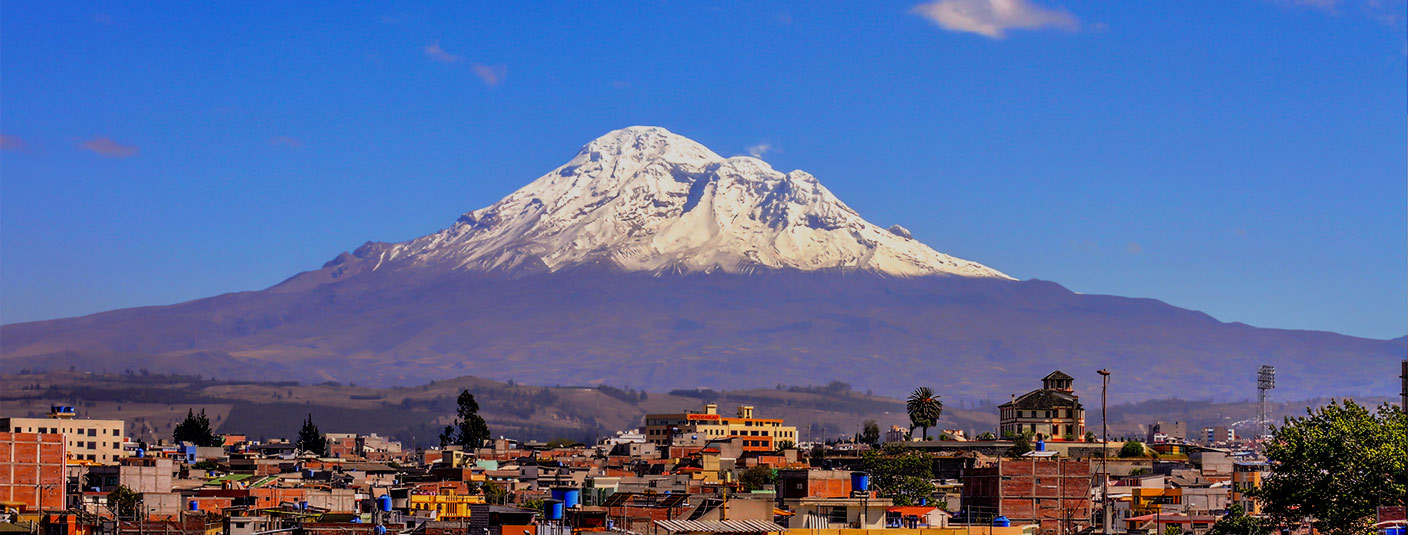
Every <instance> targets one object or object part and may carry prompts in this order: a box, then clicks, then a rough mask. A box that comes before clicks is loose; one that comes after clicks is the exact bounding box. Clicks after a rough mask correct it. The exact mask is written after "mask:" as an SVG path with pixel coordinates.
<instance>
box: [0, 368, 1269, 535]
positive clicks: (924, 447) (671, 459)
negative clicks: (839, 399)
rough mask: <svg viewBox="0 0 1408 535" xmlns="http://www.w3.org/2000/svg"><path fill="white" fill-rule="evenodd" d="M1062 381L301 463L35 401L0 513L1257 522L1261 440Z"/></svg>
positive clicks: (337, 518)
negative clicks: (842, 430)
mask: <svg viewBox="0 0 1408 535" xmlns="http://www.w3.org/2000/svg"><path fill="white" fill-rule="evenodd" d="M1073 381H1074V379H1073V378H1072V377H1071V376H1069V375H1067V374H1065V373H1062V372H1060V371H1056V372H1053V373H1051V374H1049V375H1047V376H1046V377H1044V378H1043V379H1042V383H1041V388H1038V389H1035V390H1032V391H1030V392H1027V393H1025V394H1022V395H1020V396H1017V395H1014V396H1013V399H1012V401H1011V402H1009V403H1005V404H1003V405H1001V406H1000V407H999V408H998V411H999V414H998V418H999V425H998V428H997V429H996V431H997V433H995V434H993V433H984V434H983V435H982V436H978V437H968V436H966V434H965V433H964V432H963V431H960V430H944V431H943V432H942V433H941V434H940V437H941V438H939V439H937V440H925V439H924V438H923V437H922V435H920V434H918V433H917V431H912V430H910V429H906V428H903V427H899V426H895V427H893V428H892V429H890V430H888V432H886V433H884V435H883V436H880V437H875V440H874V441H873V443H867V441H866V440H862V439H861V437H859V436H857V437H854V438H851V439H849V440H840V441H836V440H833V441H829V442H799V441H798V436H797V430H796V428H795V427H794V426H790V425H787V424H786V422H784V421H783V420H782V419H777V418H768V417H767V415H766V414H761V415H760V414H755V413H754V407H752V406H748V405H741V406H738V407H736V410H735V411H734V412H733V415H732V416H730V415H728V414H726V413H725V414H721V413H720V407H719V406H718V405H717V404H715V403H704V404H703V405H702V406H701V407H700V408H699V409H697V410H687V411H684V412H680V413H663V414H648V415H646V416H645V418H644V420H643V422H642V424H643V425H642V427H640V428H638V429H632V430H623V431H618V432H616V433H614V434H613V435H611V436H609V437H607V438H604V439H601V440H600V441H599V442H598V443H595V444H580V443H577V444H569V443H565V441H554V443H541V442H519V441H517V440H514V439H512V438H506V437H500V438H495V439H490V440H487V441H486V442H485V443H483V444H482V445H481V447H463V446H455V445H447V446H445V447H442V448H429V449H411V448H405V447H402V445H401V444H400V443H398V442H396V441H394V440H390V439H388V438H386V437H382V436H378V435H376V434H365V435H363V434H356V433H339V432H328V433H320V438H319V440H317V444H319V446H318V447H320V448H321V451H306V449H308V448H305V447H302V446H303V443H302V442H301V441H302V440H306V437H299V438H298V440H292V439H287V438H282V439H272V440H253V439H251V438H250V437H248V436H243V435H239V434H233V433H227V434H223V435H219V436H218V440H217V441H216V442H218V445H198V444H193V443H189V442H185V443H176V442H173V441H169V440H162V441H159V442H158V443H155V444H147V443H143V442H140V441H134V440H133V439H131V438H129V437H128V436H127V435H126V434H125V432H124V429H125V422H123V421H122V420H96V419H84V418H78V417H76V414H75V411H74V409H73V407H71V406H65V405H55V406H53V407H52V409H51V411H50V414H49V415H48V417H45V418H22V417H4V418H0V504H3V507H4V513H5V518H4V520H5V521H6V524H5V525H6V526H9V528H7V529H9V530H10V531H12V532H18V531H21V530H22V531H25V532H28V533H37V532H42V533H45V534H46V535H126V534H138V535H141V534H145V533H165V534H172V533H177V532H179V533H182V534H192V533H201V534H205V535H217V534H221V535H263V534H270V533H285V532H289V533H327V534H330V535H331V534H334V533H335V534H339V535H362V534H366V535H384V534H385V533H387V532H396V533H423V534H432V535H448V534H452V533H485V534H494V535H510V534H511V535H529V534H532V535H539V534H541V535H568V534H570V533H578V532H593V531H600V532H606V531H612V532H618V533H625V534H638V535H640V534H650V535H662V534H676V533H678V534H691V535H694V534H704V533H744V534H747V533H757V534H762V533H781V532H784V531H786V532H789V533H790V532H796V535H860V534H864V535H883V534H890V535H916V534H923V535H944V534H958V533H987V534H1013V535H1016V534H1037V533H1107V532H1108V533H1159V534H1164V533H1172V532H1174V531H1173V530H1177V532H1178V533H1192V534H1195V535H1201V534H1203V533H1206V532H1208V530H1209V529H1211V527H1212V526H1213V524H1214V523H1216V521H1217V519H1218V518H1220V517H1221V515H1223V514H1224V513H1225V512H1226V511H1227V510H1228V509H1229V507H1231V506H1233V505H1237V506H1240V507H1241V508H1242V509H1243V510H1245V511H1246V512H1248V513H1250V514H1253V515H1256V514H1260V512H1261V508H1260V505H1259V503H1258V500H1257V499H1256V498H1255V497H1253V496H1252V495H1250V494H1249V491H1250V490H1251V489H1254V488H1257V487H1258V486H1259V485H1260V484H1261V482H1262V477H1263V475H1264V474H1265V473H1266V471H1267V468H1268V465H1267V463H1266V462H1265V460H1264V458H1263V457H1261V455H1260V454H1259V448H1258V447H1259V440H1260V438H1261V437H1246V438H1243V437H1239V436H1238V435H1237V434H1236V433H1235V432H1234V431H1233V430H1232V429H1229V428H1226V427H1207V428H1203V429H1195V430H1192V431H1191V432H1190V430H1189V428H1188V426H1187V425H1186V424H1185V423H1183V422H1177V421H1175V422H1168V421H1156V422H1150V424H1149V425H1148V427H1147V429H1148V432H1147V436H1145V437H1143V438H1144V440H1142V441H1128V442H1108V443H1107V442H1103V441H1101V440H1100V438H1099V437H1098V435H1097V434H1096V433H1095V432H1094V431H1088V430H1087V429H1088V427H1087V425H1088V424H1087V416H1086V408H1085V406H1084V405H1083V404H1082V402H1081V400H1080V398H1079V396H1078V395H1076V394H1075V393H1074V389H1073ZM310 423H311V418H310ZM896 446H899V448H896ZM897 451H902V452H906V453H904V455H918V456H920V457H919V458H920V459H922V460H921V461H920V462H922V463H924V464H927V468H928V473H927V474H925V475H924V478H923V479H924V480H925V481H924V486H923V489H924V490H922V491H921V492H922V494H921V495H917V496H910V495H902V494H896V493H893V492H885V491H886V489H885V488H883V487H884V486H885V485H887V484H888V485H898V484H897V483H890V482H889V481H891V480H893V479H894V477H895V476H896V474H887V473H884V470H883V469H877V468H876V466H875V465H873V464H871V463H872V462H874V459H876V458H878V456H884V455H890V454H894V453H895V452H897ZM900 476H905V474H900ZM887 477H888V478H890V479H889V480H887V479H886V478H887ZM902 478H903V477H901V479H902ZM901 496H904V497H901ZM1171 526H1172V527H1171ZM856 530H860V531H856Z"/></svg>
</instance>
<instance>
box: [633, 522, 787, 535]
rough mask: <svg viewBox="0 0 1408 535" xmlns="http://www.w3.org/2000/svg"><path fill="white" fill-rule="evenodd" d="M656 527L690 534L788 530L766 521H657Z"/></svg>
mask: <svg viewBox="0 0 1408 535" xmlns="http://www.w3.org/2000/svg"><path fill="white" fill-rule="evenodd" d="M655 525H656V526H658V527H660V528H661V529H664V530H665V531H673V532H690V533H768V532H777V531H786V530H787V528H784V527H782V526H779V525H777V524H775V523H772V522H768V521H766V520H715V521H709V522H701V521H698V520H656V521H655Z"/></svg>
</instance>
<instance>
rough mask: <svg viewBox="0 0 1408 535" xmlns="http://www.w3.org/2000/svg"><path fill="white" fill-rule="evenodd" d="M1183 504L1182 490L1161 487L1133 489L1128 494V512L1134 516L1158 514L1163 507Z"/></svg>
mask: <svg viewBox="0 0 1408 535" xmlns="http://www.w3.org/2000/svg"><path fill="white" fill-rule="evenodd" d="M1182 503H1183V489H1181V488H1171V489H1170V488H1162V487H1135V488H1134V489H1133V490H1132V491H1131V492H1130V504H1129V510H1130V512H1131V513H1132V514H1134V516H1143V515H1149V514H1154V513H1158V512H1159V510H1160V509H1162V508H1163V507H1162V506H1164V505H1180V504H1182Z"/></svg>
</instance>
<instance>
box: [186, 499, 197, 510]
mask: <svg viewBox="0 0 1408 535" xmlns="http://www.w3.org/2000/svg"><path fill="white" fill-rule="evenodd" d="M186 507H189V508H190V509H191V510H192V511H199V510H200V502H198V501H195V500H191V501H189V502H186Z"/></svg>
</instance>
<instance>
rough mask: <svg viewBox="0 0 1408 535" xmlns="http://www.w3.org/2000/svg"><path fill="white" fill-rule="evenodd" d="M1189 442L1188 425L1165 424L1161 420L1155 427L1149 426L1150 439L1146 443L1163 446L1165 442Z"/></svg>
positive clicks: (1155, 423)
mask: <svg viewBox="0 0 1408 535" xmlns="http://www.w3.org/2000/svg"><path fill="white" fill-rule="evenodd" d="M1186 440H1188V424H1186V423H1183V422H1172V423H1169V422H1165V421H1163V420H1159V421H1157V422H1154V425H1151V426H1149V433H1148V437H1147V438H1146V439H1145V440H1144V442H1146V443H1149V444H1162V443H1164V442H1183V441H1186Z"/></svg>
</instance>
